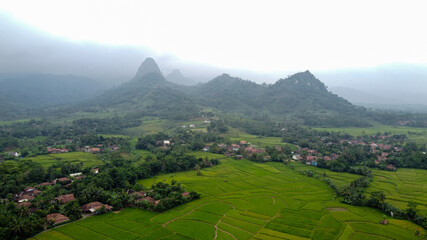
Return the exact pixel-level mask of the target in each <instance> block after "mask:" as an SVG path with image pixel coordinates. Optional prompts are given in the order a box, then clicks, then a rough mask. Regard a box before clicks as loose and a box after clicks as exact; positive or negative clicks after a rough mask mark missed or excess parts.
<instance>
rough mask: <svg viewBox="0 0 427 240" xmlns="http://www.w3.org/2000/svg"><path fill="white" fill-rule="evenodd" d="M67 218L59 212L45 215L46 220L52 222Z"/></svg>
mask: <svg viewBox="0 0 427 240" xmlns="http://www.w3.org/2000/svg"><path fill="white" fill-rule="evenodd" d="M69 220H70V219H69V218H68V217H67V216H64V215H62V214H60V213H51V214H48V215H47V216H46V221H47V222H53V224H59V223H63V222H66V221H69Z"/></svg>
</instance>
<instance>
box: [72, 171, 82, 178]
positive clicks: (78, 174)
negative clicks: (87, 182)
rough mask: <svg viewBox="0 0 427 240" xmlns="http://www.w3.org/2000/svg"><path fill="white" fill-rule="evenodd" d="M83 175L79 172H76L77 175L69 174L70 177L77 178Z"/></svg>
mask: <svg viewBox="0 0 427 240" xmlns="http://www.w3.org/2000/svg"><path fill="white" fill-rule="evenodd" d="M82 174H83V173H81V172H78V173H71V174H70V177H77V176H80V175H82Z"/></svg>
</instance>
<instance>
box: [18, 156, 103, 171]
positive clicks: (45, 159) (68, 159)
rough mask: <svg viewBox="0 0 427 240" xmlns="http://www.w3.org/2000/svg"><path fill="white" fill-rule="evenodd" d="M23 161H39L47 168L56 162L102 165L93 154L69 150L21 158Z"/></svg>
mask: <svg viewBox="0 0 427 240" xmlns="http://www.w3.org/2000/svg"><path fill="white" fill-rule="evenodd" d="M22 160H23V161H33V162H37V163H40V164H41V165H42V166H43V167H45V168H48V167H49V166H52V165H53V164H58V163H80V162H83V164H84V165H83V167H95V166H99V165H102V164H103V162H102V161H101V160H99V159H98V158H97V157H96V155H95V154H92V153H86V152H69V153H58V154H47V155H38V156H36V157H27V158H23V159H22Z"/></svg>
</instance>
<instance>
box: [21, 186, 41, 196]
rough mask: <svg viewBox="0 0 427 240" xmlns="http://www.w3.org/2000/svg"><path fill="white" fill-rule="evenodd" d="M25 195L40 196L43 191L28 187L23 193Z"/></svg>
mask: <svg viewBox="0 0 427 240" xmlns="http://www.w3.org/2000/svg"><path fill="white" fill-rule="evenodd" d="M23 193H24V194H27V195H31V196H37V195H39V194H40V193H42V191H39V190H37V189H36V188H34V187H26V188H25V189H24V192H23Z"/></svg>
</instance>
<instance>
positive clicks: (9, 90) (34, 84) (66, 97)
mask: <svg viewBox="0 0 427 240" xmlns="http://www.w3.org/2000/svg"><path fill="white" fill-rule="evenodd" d="M103 89H104V88H103V87H102V85H100V84H99V83H97V82H96V81H94V80H92V79H90V78H87V77H82V76H75V75H52V74H33V75H28V76H24V77H17V78H9V79H5V80H3V81H1V82H0V95H3V96H5V97H6V98H7V99H8V101H10V102H13V103H15V104H16V105H17V106H19V107H21V108H34V107H41V106H51V105H57V104H64V103H70V102H75V101H80V100H82V99H88V98H91V97H93V96H95V95H96V94H97V93H99V92H100V91H102V90H103Z"/></svg>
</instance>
